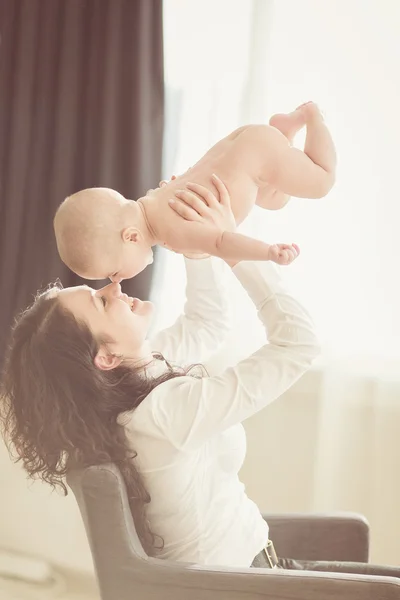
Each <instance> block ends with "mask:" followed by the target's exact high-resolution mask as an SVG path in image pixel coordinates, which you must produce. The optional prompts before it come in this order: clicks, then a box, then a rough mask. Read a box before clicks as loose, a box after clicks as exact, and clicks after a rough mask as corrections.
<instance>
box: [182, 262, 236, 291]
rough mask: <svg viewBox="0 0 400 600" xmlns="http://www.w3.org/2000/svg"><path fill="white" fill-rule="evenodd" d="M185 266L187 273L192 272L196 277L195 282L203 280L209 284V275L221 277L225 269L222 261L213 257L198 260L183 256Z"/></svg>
mask: <svg viewBox="0 0 400 600" xmlns="http://www.w3.org/2000/svg"><path fill="white" fill-rule="evenodd" d="M185 267H186V273H187V275H188V276H189V275H191V274H193V275H194V276H195V277H196V280H197V283H200V282H201V281H205V282H208V284H210V276H212V277H221V278H222V277H223V276H224V274H226V271H227V268H226V265H225V264H224V263H223V261H222V260H221V259H215V258H213V257H210V258H203V259H200V260H198V259H196V258H187V257H186V256H185Z"/></svg>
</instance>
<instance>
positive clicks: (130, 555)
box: [67, 465, 400, 600]
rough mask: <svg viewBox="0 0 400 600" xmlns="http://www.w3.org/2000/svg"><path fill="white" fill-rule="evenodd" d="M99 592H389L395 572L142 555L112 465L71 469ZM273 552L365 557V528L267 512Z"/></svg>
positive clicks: (273, 596)
mask: <svg viewBox="0 0 400 600" xmlns="http://www.w3.org/2000/svg"><path fill="white" fill-rule="evenodd" d="M67 480H68V484H69V486H70V487H71V489H72V490H73V492H74V494H75V497H76V499H77V502H78V505H79V508H80V511H81V514H82V517H83V521H84V524H85V528H86V532H87V535H88V538H89V543H90V547H91V551H92V555H93V560H94V565H95V570H96V575H97V580H98V584H99V588H100V594H101V599H102V600H261V599H262V598H267V599H269V600H310V598H312V599H313V600H328V599H329V600H334V599H336V598H337V599H339V600H392V599H394V598H397V599H398V598H400V580H398V579H395V578H389V577H388V578H376V577H372V576H368V575H348V574H336V573H330V574H327V573H320V572H309V571H286V570H282V571H280V570H268V569H229V568H225V567H202V566H199V565H196V564H189V563H187V564H186V563H175V562H170V561H167V560H159V559H154V558H149V557H148V556H146V554H145V553H144V551H143V548H142V546H141V544H140V542H139V539H138V537H137V534H136V531H135V527H134V523H133V520H132V517H131V513H130V510H129V507H128V501H127V496H126V489H125V485H124V482H123V480H122V477H121V474H120V472H119V470H118V469H117V468H116V467H115V465H103V466H99V467H90V468H87V469H84V470H80V471H79V470H77V471H73V470H72V471H71V472H70V473H69V475H68V478H67ZM265 518H266V519H267V520H268V523H269V525H270V531H271V539H273V540H274V543H275V546H276V550H277V553H278V555H281V556H286V557H292V558H293V557H295V558H303V559H310V560H312V559H317V558H318V559H320V560H353V561H361V562H366V561H367V560H368V544H369V528H368V523H367V522H366V520H365V519H364V518H363V517H361V516H358V515H353V514H350V515H347V514H344V515H291V516H285V515H268V516H266V517H265Z"/></svg>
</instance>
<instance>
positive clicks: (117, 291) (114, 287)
mask: <svg viewBox="0 0 400 600" xmlns="http://www.w3.org/2000/svg"><path fill="white" fill-rule="evenodd" d="M98 293H99V294H100V293H101V294H103V295H109V296H120V295H121V285H120V284H119V283H109V284H108V285H106V286H105V287H103V288H101V290H99V291H98Z"/></svg>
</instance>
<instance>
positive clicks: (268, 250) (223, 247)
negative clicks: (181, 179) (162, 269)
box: [171, 210, 299, 265]
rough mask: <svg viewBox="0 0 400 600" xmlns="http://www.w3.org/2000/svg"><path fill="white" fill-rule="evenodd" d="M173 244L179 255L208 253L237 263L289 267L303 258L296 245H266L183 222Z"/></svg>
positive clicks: (209, 226) (212, 227)
mask: <svg viewBox="0 0 400 600" xmlns="http://www.w3.org/2000/svg"><path fill="white" fill-rule="evenodd" d="M176 212H179V210H176ZM173 242H174V245H172V244H171V248H173V250H175V252H180V253H184V254H187V253H188V252H196V253H199V254H201V253H206V254H211V255H212V256H218V257H219V258H222V259H223V260H226V261H234V262H240V261H248V260H257V261H265V260H272V261H273V262H276V263H278V264H280V265H288V264H290V263H291V262H293V260H294V259H295V258H296V257H297V256H298V254H299V248H298V246H296V245H295V244H292V245H290V244H266V243H265V242H261V241H260V240H256V239H254V238H251V237H248V236H247V235H242V234H240V233H234V232H231V231H223V232H221V231H219V230H217V229H216V228H215V226H213V225H212V224H209V223H208V222H204V221H203V222H202V221H183V222H182V225H181V228H180V230H179V232H178V231H176V232H175V234H174V240H173Z"/></svg>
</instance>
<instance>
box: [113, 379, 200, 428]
mask: <svg viewBox="0 0 400 600" xmlns="http://www.w3.org/2000/svg"><path fill="white" fill-rule="evenodd" d="M193 379H194V378H193V377H190V376H182V377H173V378H171V379H168V380H167V381H164V382H163V383H160V384H159V385H157V386H155V387H154V388H153V389H152V390H151V392H150V393H149V394H148V395H147V396H146V397H145V398H144V399H143V400H142V402H141V403H140V404H139V406H137V407H136V408H134V409H132V410H129V411H125V412H123V413H121V414H120V415H119V416H118V423H119V424H120V425H122V426H123V427H125V428H127V429H129V430H131V431H132V430H137V431H139V430H140V431H142V432H143V431H150V430H152V429H158V418H157V417H158V415H159V413H160V411H161V412H162V411H164V410H168V404H169V403H170V402H173V401H174V399H176V397H177V394H180V393H182V392H183V389H184V388H186V387H187V386H188V385H190V384H191V382H192V381H193Z"/></svg>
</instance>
